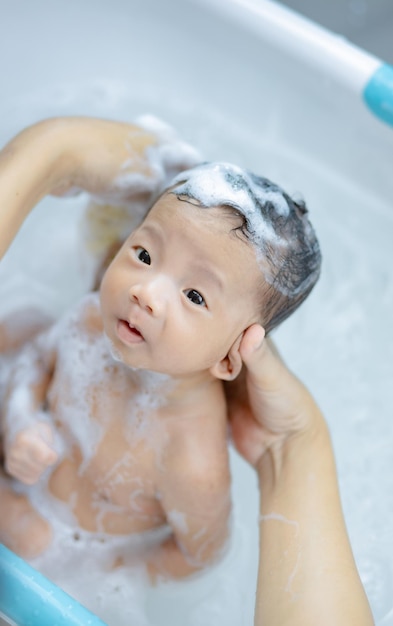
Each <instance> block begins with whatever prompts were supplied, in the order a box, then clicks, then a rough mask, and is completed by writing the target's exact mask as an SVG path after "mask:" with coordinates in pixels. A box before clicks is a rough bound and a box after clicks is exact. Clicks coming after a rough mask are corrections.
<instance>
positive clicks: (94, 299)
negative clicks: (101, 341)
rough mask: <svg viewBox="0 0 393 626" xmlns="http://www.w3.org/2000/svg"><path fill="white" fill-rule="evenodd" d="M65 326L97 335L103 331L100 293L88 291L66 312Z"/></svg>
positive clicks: (63, 319) (63, 320)
mask: <svg viewBox="0 0 393 626" xmlns="http://www.w3.org/2000/svg"><path fill="white" fill-rule="evenodd" d="M62 325H63V328H64V327H68V328H70V329H71V328H72V329H73V330H76V331H79V332H80V333H84V334H89V335H97V334H101V333H102V331H103V323H102V316H101V309H100V301H99V294H98V293H97V292H92V293H88V294H86V295H85V296H83V297H82V298H81V299H80V300H78V302H77V303H76V304H75V305H74V306H73V307H72V308H70V309H69V311H68V312H67V313H65V314H64V316H63V318H62Z"/></svg>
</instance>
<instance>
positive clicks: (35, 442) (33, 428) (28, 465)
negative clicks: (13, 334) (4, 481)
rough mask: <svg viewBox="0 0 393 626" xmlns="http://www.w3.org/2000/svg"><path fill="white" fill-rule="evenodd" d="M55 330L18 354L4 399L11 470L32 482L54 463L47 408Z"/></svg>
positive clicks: (6, 453)
mask: <svg viewBox="0 0 393 626" xmlns="http://www.w3.org/2000/svg"><path fill="white" fill-rule="evenodd" d="M51 332H52V331H51V330H49V331H48V332H47V333H44V334H43V335H40V336H39V337H37V338H36V339H35V340H34V341H32V342H31V343H30V344H28V345H26V346H25V347H24V348H23V349H22V350H21V352H20V354H19V355H18V356H17V357H16V359H15V363H14V366H13V367H12V371H11V375H10V380H9V383H8V388H7V392H6V398H5V403H4V411H3V413H4V423H3V441H4V459H5V469H6V470H7V472H8V473H9V474H10V475H11V476H13V477H14V478H17V479H18V480H20V481H21V482H23V483H25V484H27V485H31V484H34V483H35V482H37V480H38V479H39V478H40V476H41V475H42V473H43V472H44V471H45V470H46V469H47V467H50V466H51V465H53V464H54V463H56V461H57V458H58V455H57V453H56V451H55V450H54V448H53V444H54V432H53V427H52V425H51V424H50V423H49V421H48V415H47V413H45V412H44V407H45V401H46V395H47V390H48V386H49V383H50V380H51V377H52V373H53V368H54V363H55V351H54V350H53V348H51V347H50V341H49V339H50V335H51Z"/></svg>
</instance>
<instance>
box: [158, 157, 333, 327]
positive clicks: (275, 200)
mask: <svg viewBox="0 0 393 626" xmlns="http://www.w3.org/2000/svg"><path fill="white" fill-rule="evenodd" d="M169 193H172V194H175V195H176V197H177V198H178V199H180V200H186V201H187V202H189V203H192V204H197V205H198V206H200V207H203V208H211V207H225V208H227V209H228V208H229V209H230V210H232V211H233V214H234V215H236V216H237V217H238V218H239V219H240V224H239V226H237V228H236V231H237V232H238V233H239V234H240V235H242V236H243V237H244V238H245V239H246V240H247V241H248V242H249V243H250V244H252V245H253V246H254V248H255V251H256V255H257V261H258V263H259V265H260V269H261V272H262V275H263V277H264V283H265V284H264V286H263V288H262V291H261V293H260V297H261V320H260V321H261V324H262V326H263V327H264V329H265V332H266V333H268V332H270V331H271V330H273V328H275V327H276V326H278V324H280V323H281V322H282V321H284V320H285V319H286V318H287V317H288V316H289V315H290V314H291V313H292V312H293V311H295V310H296V309H297V308H298V307H299V306H300V304H301V303H302V302H303V301H304V300H305V298H306V297H307V296H308V294H309V293H310V291H311V290H312V288H313V287H314V285H315V283H316V282H317V280H318V277H319V274H320V268H321V252H320V248H319V243H318V240H317V238H316V235H315V232H314V229H313V227H312V226H311V223H310V222H309V220H308V217H307V209H306V206H305V204H304V203H303V202H295V201H294V200H293V199H292V198H290V197H289V196H288V194H287V193H285V191H283V189H281V188H280V187H278V185H276V184H274V183H272V182H271V181H270V180H268V179H267V178H263V177H262V176H256V175H255V174H253V173H252V172H247V171H245V170H243V169H241V168H240V167H237V166H235V165H232V164H230V163H205V164H202V165H200V166H197V167H194V168H193V169H190V170H188V171H186V172H182V173H181V174H178V175H177V176H176V178H175V179H174V180H173V181H172V185H171V187H170V189H169Z"/></svg>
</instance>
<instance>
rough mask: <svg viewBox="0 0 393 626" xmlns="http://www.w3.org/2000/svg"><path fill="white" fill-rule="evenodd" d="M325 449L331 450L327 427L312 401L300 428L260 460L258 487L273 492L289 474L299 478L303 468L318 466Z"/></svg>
mask: <svg viewBox="0 0 393 626" xmlns="http://www.w3.org/2000/svg"><path fill="white" fill-rule="evenodd" d="M327 449H328V450H330V449H331V444H330V436H329V431H328V427H327V424H326V421H325V419H324V417H323V415H322V414H321V412H320V411H319V409H318V407H317V406H316V405H315V404H314V403H313V401H312V404H311V407H309V411H308V413H307V416H305V419H304V424H303V425H302V427H300V428H299V429H297V430H294V431H292V432H291V433H289V434H287V435H285V436H283V437H281V438H277V439H276V440H275V441H273V442H272V443H271V444H270V445H269V446H268V447H267V448H266V450H265V451H264V453H263V455H262V456H261V457H260V459H259V461H258V463H257V464H256V470H257V474H258V478H259V481H260V483H261V487H262V486H263V488H264V489H275V488H277V487H278V486H279V484H280V482H281V481H282V480H285V481H287V480H288V476H289V475H293V476H294V477H295V476H297V475H298V474H299V475H300V474H301V472H302V470H303V469H305V467H306V466H308V467H312V465H313V464H315V463H317V462H318V456H319V455H320V454H321V453H323V452H324V451H326V450H327Z"/></svg>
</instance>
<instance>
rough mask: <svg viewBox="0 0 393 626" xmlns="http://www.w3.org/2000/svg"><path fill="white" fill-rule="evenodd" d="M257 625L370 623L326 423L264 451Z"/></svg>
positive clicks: (361, 625) (319, 422) (319, 420)
mask: <svg viewBox="0 0 393 626" xmlns="http://www.w3.org/2000/svg"><path fill="white" fill-rule="evenodd" d="M258 475H259V480H260V486H261V505H260V541H261V546H260V554H261V558H260V566H259V576H258V594H257V597H258V602H257V605H256V616H255V624H256V626H325V625H326V626H330V625H331V624H334V625H335V626H348V624H356V625H357V626H371V625H372V624H373V623H374V622H373V619H372V615H371V612H370V608H369V605H368V601H367V598H366V596H365V593H364V590H363V587H362V585H361V582H360V579H359V576H358V573H357V569H356V565H355V562H354V558H353V555H352V551H351V548H350V543H349V540H348V536H347V532H346V528H345V522H344V519H343V514H342V509H341V503H340V497H339V492H338V484H337V477H336V469H335V462H334V458H333V452H332V447H331V443H330V438H329V434H328V431H327V427H326V425H325V423H324V421H323V419H322V417H320V418H319V417H318V418H317V419H316V428H315V429H314V431H313V432H311V431H310V433H307V434H301V435H297V436H296V437H294V438H293V439H292V440H288V441H287V442H286V443H284V444H283V445H282V446H280V447H278V448H277V449H274V448H272V449H271V450H270V451H269V452H267V453H265V454H264V456H263V457H262V459H261V461H260V463H259V466H258Z"/></svg>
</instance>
